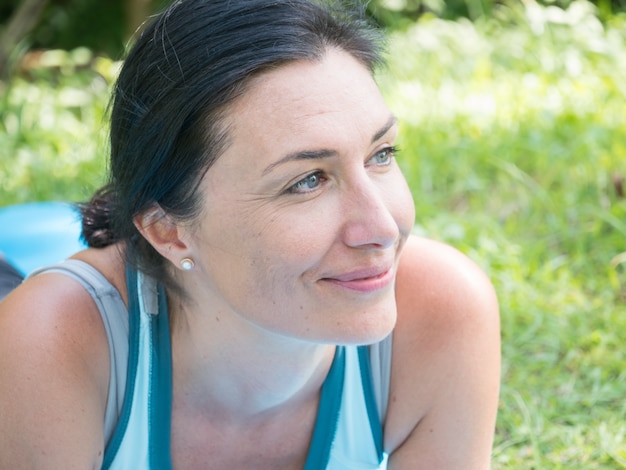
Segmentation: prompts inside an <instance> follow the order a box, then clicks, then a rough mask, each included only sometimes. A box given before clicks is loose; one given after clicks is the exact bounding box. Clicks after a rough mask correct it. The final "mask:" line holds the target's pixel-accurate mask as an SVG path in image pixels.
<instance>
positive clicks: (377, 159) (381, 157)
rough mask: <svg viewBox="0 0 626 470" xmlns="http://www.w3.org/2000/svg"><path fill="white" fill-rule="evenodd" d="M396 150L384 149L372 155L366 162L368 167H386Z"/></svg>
mask: <svg viewBox="0 0 626 470" xmlns="http://www.w3.org/2000/svg"><path fill="white" fill-rule="evenodd" d="M397 151H398V150H397V149H396V148H395V147H385V148H384V149H382V150H379V151H378V152H376V153H375V154H374V156H373V157H372V158H370V159H369V160H368V161H367V164H368V165H378V166H386V165H389V164H390V163H391V160H392V159H393V157H394V155H395V154H396V152H397Z"/></svg>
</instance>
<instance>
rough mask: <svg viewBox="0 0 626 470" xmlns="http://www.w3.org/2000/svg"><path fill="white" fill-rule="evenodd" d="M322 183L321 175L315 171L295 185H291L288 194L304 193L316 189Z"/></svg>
mask: <svg viewBox="0 0 626 470" xmlns="http://www.w3.org/2000/svg"><path fill="white" fill-rule="evenodd" d="M321 182H322V173H321V172H319V171H316V172H315V173H311V174H310V175H307V176H305V177H304V178H302V179H301V180H300V181H298V182H297V183H296V184H294V185H292V186H291V187H290V188H289V189H288V192H290V193H306V192H309V191H313V190H314V189H317V188H318V187H319V185H320V184H321Z"/></svg>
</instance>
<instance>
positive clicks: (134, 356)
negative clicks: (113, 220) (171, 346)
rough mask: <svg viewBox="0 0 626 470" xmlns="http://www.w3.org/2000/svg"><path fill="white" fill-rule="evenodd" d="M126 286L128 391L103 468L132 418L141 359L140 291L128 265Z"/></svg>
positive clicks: (106, 451)
mask: <svg viewBox="0 0 626 470" xmlns="http://www.w3.org/2000/svg"><path fill="white" fill-rule="evenodd" d="M126 288H127V289H128V340H129V347H128V369H127V371H128V372H127V375H126V393H125V394H124V404H123V405H122V412H121V414H120V418H119V421H118V423H117V426H116V427H115V432H114V433H113V436H111V441H110V442H109V445H108V446H107V448H106V449H105V451H104V460H103V463H102V468H103V469H107V468H109V467H110V466H111V464H112V463H113V459H114V458H115V454H117V451H118V449H119V447H120V445H121V443H122V440H123V439H124V434H125V433H126V427H127V426H128V421H129V419H130V412H131V408H132V406H131V405H132V403H133V391H134V390H135V378H136V376H137V363H138V360H139V320H140V315H141V311H140V308H139V293H138V290H137V272H136V271H135V270H134V269H132V268H131V267H130V266H127V267H126Z"/></svg>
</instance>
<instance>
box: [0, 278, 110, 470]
mask: <svg viewBox="0 0 626 470" xmlns="http://www.w3.org/2000/svg"><path fill="white" fill-rule="evenodd" d="M108 381H109V356H108V343H107V338H106V331H105V329H104V325H103V323H102V320H101V318H100V314H99V312H98V309H97V307H96V305H95V302H94V301H93V299H92V298H91V296H90V294H89V293H88V292H87V291H86V290H85V289H84V288H83V287H82V286H81V285H80V284H79V283H78V282H77V281H75V280H73V279H72V278H70V277H68V276H65V275H62V274H58V273H44V274H40V275H37V276H34V277H32V278H29V279H27V280H26V281H25V282H24V283H22V285H20V286H19V287H18V288H17V289H15V290H14V291H13V292H11V293H10V294H9V295H8V296H7V297H6V298H5V299H4V300H3V301H2V302H0V415H2V417H3V418H2V420H0V468H17V467H21V468H31V467H32V468H35V467H36V468H90V467H94V468H95V467H99V462H100V459H101V458H102V453H103V449H104V442H103V417H104V409H105V406H106V399H107V392H108ZM72 462H73V463H74V464H73V463H72Z"/></svg>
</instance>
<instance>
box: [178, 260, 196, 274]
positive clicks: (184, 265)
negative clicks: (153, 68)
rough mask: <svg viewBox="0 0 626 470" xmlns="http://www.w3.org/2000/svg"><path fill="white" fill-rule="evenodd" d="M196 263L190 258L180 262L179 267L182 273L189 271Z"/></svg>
mask: <svg viewBox="0 0 626 470" xmlns="http://www.w3.org/2000/svg"><path fill="white" fill-rule="evenodd" d="M195 265H196V263H194V262H193V260H192V259H191V258H183V259H181V260H180V267H181V268H182V269H183V270H184V271H191V270H192V269H193V267H194V266H195Z"/></svg>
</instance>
